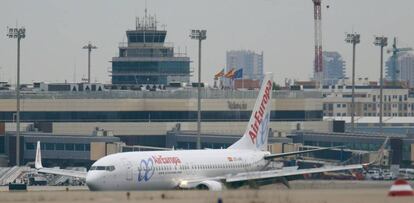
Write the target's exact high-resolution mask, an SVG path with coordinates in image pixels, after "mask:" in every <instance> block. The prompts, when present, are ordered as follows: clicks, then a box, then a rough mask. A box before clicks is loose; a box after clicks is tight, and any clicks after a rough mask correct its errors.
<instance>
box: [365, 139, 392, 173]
mask: <svg viewBox="0 0 414 203" xmlns="http://www.w3.org/2000/svg"><path fill="white" fill-rule="evenodd" d="M389 139H390V137H388V136H387V137H386V138H385V140H384V143H382V145H381V147H380V148H379V150H378V155H377V157H376V158H375V160H374V161H371V162H369V163H366V164H363V166H364V167H368V166H369V165H372V164H375V163H377V162H379V161H381V159H382V158H383V157H384V153H385V147H386V146H387V143H388V140H389Z"/></svg>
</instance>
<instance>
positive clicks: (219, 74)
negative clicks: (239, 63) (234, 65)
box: [214, 68, 224, 80]
mask: <svg viewBox="0 0 414 203" xmlns="http://www.w3.org/2000/svg"><path fill="white" fill-rule="evenodd" d="M223 76H224V68H223V69H221V71H220V72H218V73H216V74H215V75H214V79H216V80H217V79H218V78H221V77H223Z"/></svg>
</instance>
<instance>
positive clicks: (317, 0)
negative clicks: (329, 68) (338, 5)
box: [312, 0, 323, 85]
mask: <svg viewBox="0 0 414 203" xmlns="http://www.w3.org/2000/svg"><path fill="white" fill-rule="evenodd" d="M312 2H313V8H314V20H315V22H314V23H315V25H314V31H315V61H314V80H316V81H318V82H319V85H322V82H323V66H322V9H321V5H322V0H312Z"/></svg>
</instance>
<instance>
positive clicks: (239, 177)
mask: <svg viewBox="0 0 414 203" xmlns="http://www.w3.org/2000/svg"><path fill="white" fill-rule="evenodd" d="M364 166H365V164H355V165H346V166H325V167H320V168H310V169H299V170H298V169H297V167H285V168H284V169H277V170H268V171H253V172H245V173H238V174H234V175H228V176H217V177H211V178H200V179H192V180H182V181H181V182H180V184H179V185H178V187H179V188H182V189H192V188H196V187H197V186H198V185H200V184H210V185H213V186H214V185H218V184H221V183H237V182H246V181H252V180H253V181H255V180H256V181H260V180H268V179H276V178H282V177H289V176H296V175H304V174H312V173H323V172H331V171H343V170H352V169H361V168H363V167H364ZM212 190H215V189H214V187H213V188H212Z"/></svg>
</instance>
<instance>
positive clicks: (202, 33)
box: [190, 30, 207, 149]
mask: <svg viewBox="0 0 414 203" xmlns="http://www.w3.org/2000/svg"><path fill="white" fill-rule="evenodd" d="M190 37H191V39H195V40H198V85H197V92H198V93H197V149H201V41H203V40H205V39H207V30H191V34H190Z"/></svg>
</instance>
